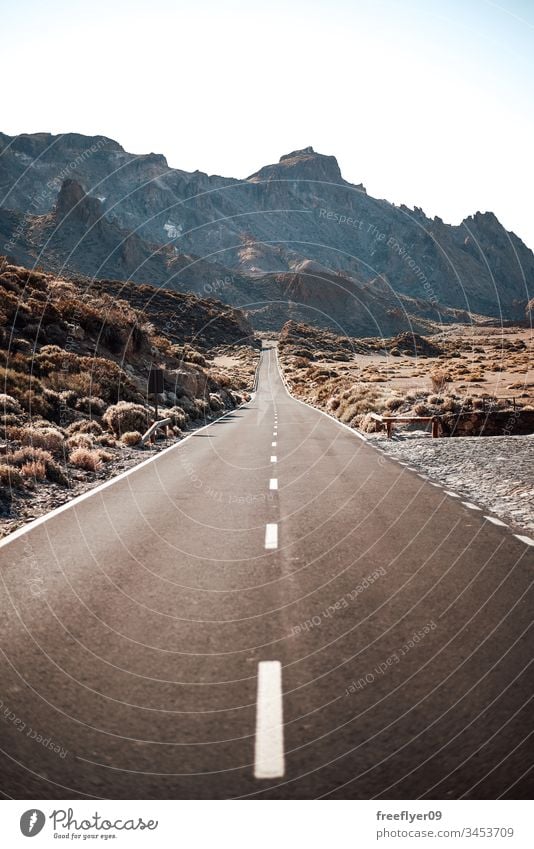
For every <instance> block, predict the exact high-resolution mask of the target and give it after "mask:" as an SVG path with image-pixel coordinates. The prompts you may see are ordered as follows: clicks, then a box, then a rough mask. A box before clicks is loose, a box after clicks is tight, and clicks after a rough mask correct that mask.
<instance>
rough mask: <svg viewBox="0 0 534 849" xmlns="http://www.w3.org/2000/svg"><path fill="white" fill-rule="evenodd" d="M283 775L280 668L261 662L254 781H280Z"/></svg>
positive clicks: (278, 665)
mask: <svg viewBox="0 0 534 849" xmlns="http://www.w3.org/2000/svg"><path fill="white" fill-rule="evenodd" d="M284 772H285V764H284V719H283V707H282V666H281V663H280V661H279V660H264V661H261V662H260V663H259V664H258V694H257V697H256V740H255V751H254V777H255V778H281V777H282V776H283V774H284Z"/></svg>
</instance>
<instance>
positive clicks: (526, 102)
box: [0, 0, 534, 248]
mask: <svg viewBox="0 0 534 849" xmlns="http://www.w3.org/2000/svg"><path fill="white" fill-rule="evenodd" d="M0 15H1V21H2V23H1V29H2V34H1V36H0V45H1V55H2V60H3V61H2V67H3V69H4V73H3V81H2V92H1V95H0V102H1V104H2V110H1V119H0V125H1V126H0V129H2V130H3V131H4V132H6V133H9V134H11V135H13V134H16V133H19V132H36V131H49V132H52V133H61V132H71V131H75V132H80V133H86V134H89V135H92V134H103V135H106V136H110V137H112V138H114V139H116V140H117V141H119V142H120V143H121V144H122V145H123V146H124V147H125V148H126V149H127V150H130V151H132V152H134V153H147V152H150V151H154V152H157V153H164V154H165V156H166V157H167V159H168V161H169V164H170V165H171V166H174V167H178V168H183V169H185V170H188V171H194V170H195V169H197V168H198V169H200V170H201V171H207V172H208V173H210V174H214V173H217V174H224V175H227V176H233V177H246V176H248V175H249V174H251V173H252V172H254V171H256V170H257V169H258V168H259V167H261V166H262V165H265V164H267V163H269V162H275V161H277V160H278V159H279V157H280V156H281V155H282V154H283V153H287V152H289V151H291V150H295V149H296V148H301V147H306V146H308V145H313V147H314V148H315V150H318V151H320V152H321V153H328V154H335V155H336V156H337V158H338V161H339V164H340V166H341V170H342V173H343V175H344V176H345V178H346V179H348V180H351V181H352V182H355V183H359V182H363V183H364V185H365V186H366V187H367V190H368V191H369V193H370V194H372V195H375V196H378V197H384V198H387V199H388V200H391V201H394V202H395V203H401V202H404V203H406V204H408V205H409V206H413V205H417V206H422V207H423V209H424V210H425V212H426V213H427V214H429V215H441V217H442V218H443V219H444V220H445V221H448V222H452V223H458V222H459V221H460V220H461V219H462V218H463V217H465V216H466V215H469V214H471V213H472V212H476V211H477V210H482V211H485V210H493V211H494V212H495V213H496V215H497V216H498V217H499V218H500V220H501V221H502V223H503V224H504V225H505V226H506V227H507V228H508V229H511V230H514V231H515V232H516V233H517V234H518V235H519V236H521V237H522V238H523V239H524V240H525V241H526V242H527V244H529V246H530V247H532V248H534V216H533V214H532V207H533V198H534V170H533V168H532V157H533V152H534V114H533V109H532V106H533V104H534V97H533V94H534V73H533V65H534V0H499V2H493V0H491V2H490V0H463V2H462V0H369V2H368V0H306V2H301V0H284V2H281V0H263V2H258V0H230V2H227V1H226V0H219V2H217V0H150V2H149V1H148V0H144V2H139V0H129V2H125V0H124V2H123V0H92V2H79V0H46V2H43V0H16V2H13V0H0Z"/></svg>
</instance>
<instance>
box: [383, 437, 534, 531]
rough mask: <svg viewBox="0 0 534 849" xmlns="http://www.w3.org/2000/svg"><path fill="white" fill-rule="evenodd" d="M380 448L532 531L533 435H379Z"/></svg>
mask: <svg viewBox="0 0 534 849" xmlns="http://www.w3.org/2000/svg"><path fill="white" fill-rule="evenodd" d="M380 444H381V447H382V448H383V450H384V451H385V452H386V453H387V454H389V455H390V456H392V457H395V459H396V460H399V461H400V462H404V463H408V464H409V465H410V467H413V468H416V469H418V470H419V471H420V472H421V473H424V474H425V475H427V476H428V477H429V478H430V479H431V480H433V481H436V482H439V483H441V484H442V486H443V487H444V488H445V490H446V491H447V492H450V491H452V492H453V493H454V494H455V495H458V496H460V498H463V499H465V500H466V501H467V502H469V503H473V504H474V505H475V506H476V507H478V508H479V509H484V510H487V511H491V512H492V513H494V514H495V515H496V516H499V517H500V518H501V519H502V520H503V521H505V522H507V523H509V524H511V525H512V526H513V527H514V528H516V529H517V530H519V531H520V532H521V531H529V532H530V533H531V534H532V533H534V484H533V481H534V450H533V449H534V436H494V437H489V438H487V439H485V438H484V437H460V438H458V439H407V440H399V441H395V440H382V441H381V443H380Z"/></svg>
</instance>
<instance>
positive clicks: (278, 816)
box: [0, 800, 534, 849]
mask: <svg viewBox="0 0 534 849" xmlns="http://www.w3.org/2000/svg"><path fill="white" fill-rule="evenodd" d="M0 824H1V832H0V833H1V845H2V846H5V847H8V849H11V847H13V846H28V838H34V837H35V839H36V842H35V844H34V845H35V846H36V847H38V846H51V845H55V846H57V845H61V844H64V843H66V842H67V841H70V842H71V843H72V842H74V843H78V844H82V843H83V844H85V845H87V844H88V843H90V844H92V845H100V846H101V845H103V843H106V844H107V845H112V846H115V845H118V846H121V847H127V846H147V847H149V846H158V847H168V846H169V847H171V846H172V847H187V849H213V847H217V849H241V847H242V848H243V849H249V847H251V846H253V847H254V849H272V846H273V845H275V846H277V847H282V848H283V849H285V847H289V846H290V845H295V844H299V845H301V846H339V847H343V849H345V847H351V849H352V848H353V849H362V847H363V849H366V847H368V846H391V847H399V849H401V847H420V849H424V847H434V849H437V847H440V846H443V847H446V846H448V845H449V846H454V847H474V846H477V847H483V846H501V847H509V849H531V847H532V846H534V829H533V827H532V819H531V806H530V804H529V803H528V802H520V801H499V802H495V801H487V802H486V801H473V802H471V801H465V802H461V801H460V802H458V801H443V802H442V801H435V802H434V801H430V802H421V801H416V802H406V801H394V800H393V801H383V802H374V801H289V800H287V801H271V800H265V801H261V800H255V801H245V800H241V801H237V800H236V801H183V800H178V801H158V800H154V801H150V800H148V801H146V800H143V801H101V802H100V801H56V800H54V801H52V802H43V801H35V802H29V801H21V802H18V801H12V800H9V801H4V802H2V806H1V808H0Z"/></svg>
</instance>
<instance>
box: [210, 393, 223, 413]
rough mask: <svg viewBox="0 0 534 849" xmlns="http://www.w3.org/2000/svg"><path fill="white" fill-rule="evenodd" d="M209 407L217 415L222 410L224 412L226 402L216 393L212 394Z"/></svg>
mask: <svg viewBox="0 0 534 849" xmlns="http://www.w3.org/2000/svg"><path fill="white" fill-rule="evenodd" d="M209 405H210V407H211V409H212V410H213V411H214V412H216V413H218V412H220V411H221V410H224V401H223V400H222V398H221V397H220V396H219V395H217V394H216V393H215V392H210V400H209Z"/></svg>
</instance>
